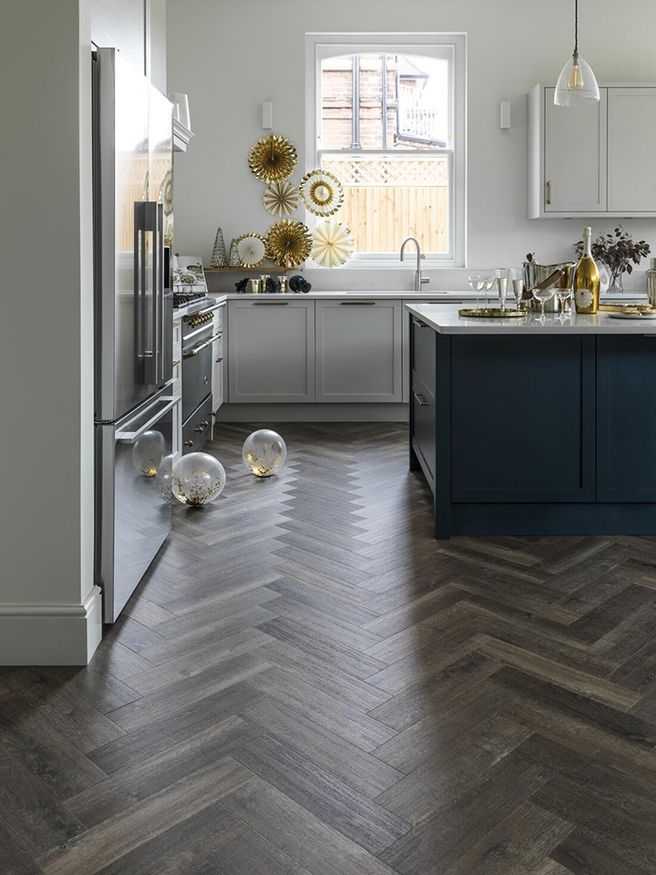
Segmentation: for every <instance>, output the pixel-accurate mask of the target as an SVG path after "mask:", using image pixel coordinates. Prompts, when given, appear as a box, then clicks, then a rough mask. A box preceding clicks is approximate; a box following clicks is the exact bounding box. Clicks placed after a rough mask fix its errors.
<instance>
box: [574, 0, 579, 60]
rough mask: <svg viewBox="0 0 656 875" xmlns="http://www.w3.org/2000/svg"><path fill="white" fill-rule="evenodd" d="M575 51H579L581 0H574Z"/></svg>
mask: <svg viewBox="0 0 656 875" xmlns="http://www.w3.org/2000/svg"><path fill="white" fill-rule="evenodd" d="M574 53H575V54H576V55H578V53H579V0H574Z"/></svg>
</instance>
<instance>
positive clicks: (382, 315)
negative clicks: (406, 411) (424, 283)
mask: <svg viewBox="0 0 656 875" xmlns="http://www.w3.org/2000/svg"><path fill="white" fill-rule="evenodd" d="M402 306H403V305H402V304H401V302H400V301H385V300H379V301H371V300H366V301H317V303H316V381H317V392H316V400H317V401H327V402H345V401H346V402H349V401H351V402H397V403H398V402H401V401H402V399H403V362H402Z"/></svg>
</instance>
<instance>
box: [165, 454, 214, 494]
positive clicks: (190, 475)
mask: <svg viewBox="0 0 656 875" xmlns="http://www.w3.org/2000/svg"><path fill="white" fill-rule="evenodd" d="M225 484H226V472H225V470H224V468H223V465H222V464H221V462H219V460H218V459H215V458H214V456H210V455H208V453H189V455H187V456H183V457H182V458H181V459H178V461H177V462H176V463H175V465H174V466H173V484H172V488H173V495H174V496H175V497H176V498H177V499H178V501H179V502H181V503H182V504H189V505H192V506H193V507H202V506H203V505H204V504H209V502H211V501H216V499H217V498H218V497H219V495H221V493H222V492H223V487H224V486H225Z"/></svg>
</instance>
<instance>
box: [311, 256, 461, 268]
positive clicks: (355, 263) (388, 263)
mask: <svg viewBox="0 0 656 875" xmlns="http://www.w3.org/2000/svg"><path fill="white" fill-rule="evenodd" d="M416 266H417V265H416V261H415V260H414V259H411V258H409V259H406V260H405V261H400V260H399V259H398V258H396V259H391V258H390V259H389V260H387V259H384V258H381V259H378V260H376V261H373V260H372V261H360V260H358V259H355V258H354V259H352V260H351V261H348V262H347V263H346V264H344V265H342V266H341V267H339V268H337V270H404V271H408V270H413V271H414V270H416ZM464 267H465V265H464V264H458V263H457V262H456V261H429V260H428V259H423V258H422V260H421V269H422V271H429V270H461V269H464ZM305 269H306V270H320V271H324V270H326V271H331V270H332V271H334V270H335V268H330V267H319V265H314V264H309V263H308V264H306V266H305Z"/></svg>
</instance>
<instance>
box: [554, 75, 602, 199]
mask: <svg viewBox="0 0 656 875" xmlns="http://www.w3.org/2000/svg"><path fill="white" fill-rule="evenodd" d="M599 92H600V95H601V96H600V99H599V103H594V102H593V103H590V104H588V105H583V106H577V107H576V108H575V109H572V108H571V107H568V106H556V105H555V104H554V89H553V88H545V95H544V110H545V126H544V176H545V199H544V209H545V211H546V212H548V213H580V212H590V213H595V212H600V211H601V212H604V211H605V209H606V111H607V105H608V104H607V100H608V92H607V90H606V89H605V88H600V89H599Z"/></svg>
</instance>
